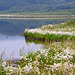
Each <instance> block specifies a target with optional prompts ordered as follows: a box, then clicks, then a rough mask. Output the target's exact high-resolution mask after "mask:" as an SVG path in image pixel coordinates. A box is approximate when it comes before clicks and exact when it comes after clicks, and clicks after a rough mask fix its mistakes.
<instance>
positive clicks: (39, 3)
mask: <svg viewBox="0 0 75 75" xmlns="http://www.w3.org/2000/svg"><path fill="white" fill-rule="evenodd" d="M59 10H63V11H65V10H68V11H69V12H71V11H75V0H0V12H4V13H17V12H18V13H21V12H50V11H59Z"/></svg>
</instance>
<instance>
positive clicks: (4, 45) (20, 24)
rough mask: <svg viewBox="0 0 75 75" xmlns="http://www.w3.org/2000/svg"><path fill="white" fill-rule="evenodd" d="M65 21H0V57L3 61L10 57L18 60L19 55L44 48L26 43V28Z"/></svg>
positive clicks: (40, 45) (32, 43)
mask: <svg viewBox="0 0 75 75" xmlns="http://www.w3.org/2000/svg"><path fill="white" fill-rule="evenodd" d="M65 21H67V20H16V19H11V20H10V19H0V55H1V54H3V55H4V56H5V57H4V58H3V59H9V58H10V57H13V58H19V56H20V54H21V55H22V54H25V53H26V54H27V53H29V52H30V51H37V50H38V49H42V48H43V47H44V45H43V44H41V43H40V44H36V43H34V42H27V41H26V40H25V37H24V36H20V35H21V34H23V33H24V30H25V29H26V28H29V29H31V28H36V27H41V26H42V25H47V24H56V23H62V22H65Z"/></svg>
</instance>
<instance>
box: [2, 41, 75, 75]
mask: <svg viewBox="0 0 75 75" xmlns="http://www.w3.org/2000/svg"><path fill="white" fill-rule="evenodd" d="M74 43H75V41H66V42H65V41H64V42H63V43H62V42H52V43H50V44H47V45H46V46H45V47H44V49H43V50H38V51H37V52H30V53H28V54H27V55H25V54H24V55H22V56H21V57H20V63H17V66H16V67H14V66H11V65H7V66H6V64H5V62H3V63H2V67H3V70H1V75H3V74H4V73H6V74H11V75H74V74H75V72H74V70H75V46H74ZM2 72H3V73H2Z"/></svg>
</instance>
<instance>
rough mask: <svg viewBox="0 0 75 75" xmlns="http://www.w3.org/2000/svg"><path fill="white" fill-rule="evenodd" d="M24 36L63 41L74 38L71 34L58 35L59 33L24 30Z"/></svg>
mask: <svg viewBox="0 0 75 75" xmlns="http://www.w3.org/2000/svg"><path fill="white" fill-rule="evenodd" d="M24 35H25V36H27V37H30V38H33V39H37V40H38V39H43V41H48V42H50V41H65V40H75V36H74V35H72V36H70V35H60V34H58V35H57V34H49V33H46V34H41V33H32V32H29V33H28V32H25V33H24Z"/></svg>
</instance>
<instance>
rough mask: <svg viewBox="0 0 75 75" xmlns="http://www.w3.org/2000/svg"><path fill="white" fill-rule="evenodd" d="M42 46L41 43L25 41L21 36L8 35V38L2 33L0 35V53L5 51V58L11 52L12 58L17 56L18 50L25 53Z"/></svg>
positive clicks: (18, 54) (8, 56)
mask: <svg viewBox="0 0 75 75" xmlns="http://www.w3.org/2000/svg"><path fill="white" fill-rule="evenodd" d="M42 48H43V45H42V44H35V43H33V42H32V43H26V40H25V37H23V36H12V37H11V36H8V38H6V36H4V35H3V36H2V35H1V36H0V53H2V52H3V51H5V54H6V55H5V56H7V58H10V56H11V55H12V54H13V53H14V56H13V58H19V56H20V50H21V51H23V52H25V53H26V54H27V53H28V52H30V51H37V50H38V49H42Z"/></svg>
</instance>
